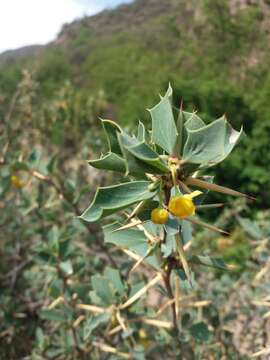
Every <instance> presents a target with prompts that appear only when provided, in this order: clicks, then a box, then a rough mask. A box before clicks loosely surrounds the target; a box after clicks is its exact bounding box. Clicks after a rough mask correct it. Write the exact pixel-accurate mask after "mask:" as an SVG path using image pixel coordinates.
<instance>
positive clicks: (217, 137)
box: [183, 116, 242, 167]
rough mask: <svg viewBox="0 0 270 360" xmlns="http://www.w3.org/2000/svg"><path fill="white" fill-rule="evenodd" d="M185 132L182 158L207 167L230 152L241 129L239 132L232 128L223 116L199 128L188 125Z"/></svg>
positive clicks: (219, 160)
mask: <svg viewBox="0 0 270 360" xmlns="http://www.w3.org/2000/svg"><path fill="white" fill-rule="evenodd" d="M187 133H188V137H187V141H186V143H185V146H184V152H183V160H185V161H186V162H189V163H194V164H200V165H201V166H203V167H209V166H213V165H215V164H217V163H219V162H221V161H222V160H224V159H225V158H226V157H227V156H228V155H229V154H230V152H231V151H232V149H233V148H234V146H235V145H236V143H237V142H238V140H239V138H240V136H241V134H242V129H241V131H240V132H238V131H236V130H234V129H233V128H232V127H231V125H230V124H229V123H228V122H227V120H226V118H225V116H223V117H222V118H220V119H218V120H216V121H214V122H213V123H211V124H209V125H206V126H204V127H201V128H199V129H195V130H191V129H190V128H189V127H188V128H187Z"/></svg>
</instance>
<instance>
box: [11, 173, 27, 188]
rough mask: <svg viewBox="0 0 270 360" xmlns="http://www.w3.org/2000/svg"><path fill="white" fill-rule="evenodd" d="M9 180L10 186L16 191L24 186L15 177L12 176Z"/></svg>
mask: <svg viewBox="0 0 270 360" xmlns="http://www.w3.org/2000/svg"><path fill="white" fill-rule="evenodd" d="M10 180H11V184H12V186H14V187H16V188H18V189H20V188H22V187H23V186H24V183H23V182H22V181H21V180H20V179H19V178H18V177H17V176H16V175H12V176H11V178H10Z"/></svg>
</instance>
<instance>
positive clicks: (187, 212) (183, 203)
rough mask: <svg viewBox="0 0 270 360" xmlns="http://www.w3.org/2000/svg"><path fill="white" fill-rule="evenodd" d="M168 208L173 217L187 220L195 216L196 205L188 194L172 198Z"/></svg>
mask: <svg viewBox="0 0 270 360" xmlns="http://www.w3.org/2000/svg"><path fill="white" fill-rule="evenodd" d="M168 208H169V211H170V212H171V213H172V214H173V215H175V216H177V217H179V218H180V219H185V218H186V217H188V216H191V215H194V214H195V205H194V203H193V201H192V198H191V197H190V196H189V195H188V194H187V195H179V196H174V197H173V198H171V200H170V202H169V206H168Z"/></svg>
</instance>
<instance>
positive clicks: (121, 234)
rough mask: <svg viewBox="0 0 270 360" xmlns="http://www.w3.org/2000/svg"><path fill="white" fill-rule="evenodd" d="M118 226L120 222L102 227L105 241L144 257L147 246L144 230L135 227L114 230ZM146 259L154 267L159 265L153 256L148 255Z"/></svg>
mask: <svg viewBox="0 0 270 360" xmlns="http://www.w3.org/2000/svg"><path fill="white" fill-rule="evenodd" d="M120 226H121V224H119V223H113V224H110V225H106V226H104V227H103V232H104V241H105V243H111V244H114V245H116V246H119V247H123V248H127V249H129V250H131V251H134V252H135V253H136V254H138V255H139V256H141V257H144V256H145V255H146V253H147V251H148V248H149V247H148V243H147V239H146V237H145V235H144V232H143V231H141V230H137V229H126V230H121V231H114V230H116V229H118V228H119V227H120ZM146 261H147V262H148V263H149V264H151V265H152V266H154V267H156V268H158V267H159V264H158V262H157V259H156V257H155V256H149V257H148V258H147V259H146Z"/></svg>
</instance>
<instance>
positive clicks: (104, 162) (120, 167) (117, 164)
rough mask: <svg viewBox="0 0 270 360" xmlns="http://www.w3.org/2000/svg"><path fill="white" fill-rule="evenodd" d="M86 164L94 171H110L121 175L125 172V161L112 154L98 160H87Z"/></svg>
mask: <svg viewBox="0 0 270 360" xmlns="http://www.w3.org/2000/svg"><path fill="white" fill-rule="evenodd" d="M88 164H89V165H91V166H93V167H94V168H96V169H101V170H111V171H117V172H121V173H125V172H126V162H125V160H124V159H123V158H122V157H121V156H119V155H117V154H115V153H112V152H110V153H108V154H106V155H105V156H102V157H101V158H100V159H96V160H89V161H88Z"/></svg>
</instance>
